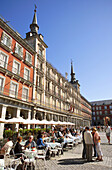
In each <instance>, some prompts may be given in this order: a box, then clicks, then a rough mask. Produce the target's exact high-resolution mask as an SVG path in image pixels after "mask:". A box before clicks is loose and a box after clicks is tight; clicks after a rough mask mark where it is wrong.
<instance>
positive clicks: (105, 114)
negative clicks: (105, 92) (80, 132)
mask: <svg viewBox="0 0 112 170" xmlns="http://www.w3.org/2000/svg"><path fill="white" fill-rule="evenodd" d="M91 106H92V125H93V126H98V125H105V123H109V124H110V125H112V100H101V101H94V102H91ZM106 118H109V120H106ZM105 121H108V122H105Z"/></svg>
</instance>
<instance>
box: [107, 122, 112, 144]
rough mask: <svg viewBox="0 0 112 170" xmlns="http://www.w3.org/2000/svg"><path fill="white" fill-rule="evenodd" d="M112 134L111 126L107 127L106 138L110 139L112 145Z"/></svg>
mask: <svg viewBox="0 0 112 170" xmlns="http://www.w3.org/2000/svg"><path fill="white" fill-rule="evenodd" d="M110 133H111V129H110V126H108V125H107V126H106V137H107V139H108V143H109V144H110Z"/></svg>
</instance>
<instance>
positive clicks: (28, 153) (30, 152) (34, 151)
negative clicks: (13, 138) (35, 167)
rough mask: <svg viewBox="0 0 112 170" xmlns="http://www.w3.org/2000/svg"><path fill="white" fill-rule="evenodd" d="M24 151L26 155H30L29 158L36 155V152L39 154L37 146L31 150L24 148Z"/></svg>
mask: <svg viewBox="0 0 112 170" xmlns="http://www.w3.org/2000/svg"><path fill="white" fill-rule="evenodd" d="M24 153H25V155H26V156H27V157H28V158H34V157H35V156H36V154H37V150H36V148H35V150H33V151H32V150H30V149H25V150H24Z"/></svg>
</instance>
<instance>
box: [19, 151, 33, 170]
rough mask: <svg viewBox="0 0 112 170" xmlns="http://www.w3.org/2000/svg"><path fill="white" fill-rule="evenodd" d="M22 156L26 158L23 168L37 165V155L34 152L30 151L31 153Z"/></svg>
mask: <svg viewBox="0 0 112 170" xmlns="http://www.w3.org/2000/svg"><path fill="white" fill-rule="evenodd" d="M23 157H24V158H23ZM22 158H23V159H24V163H23V169H27V167H28V166H30V167H31V169H33V166H35V157H34V155H33V153H30V154H29V155H25V154H23V155H22Z"/></svg>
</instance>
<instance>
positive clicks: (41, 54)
mask: <svg viewBox="0 0 112 170" xmlns="http://www.w3.org/2000/svg"><path fill="white" fill-rule="evenodd" d="M40 51H41V53H40ZM39 55H40V56H41V57H43V50H42V49H41V48H39Z"/></svg>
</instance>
